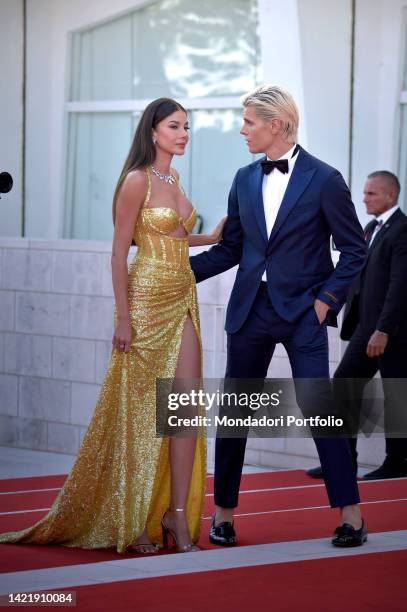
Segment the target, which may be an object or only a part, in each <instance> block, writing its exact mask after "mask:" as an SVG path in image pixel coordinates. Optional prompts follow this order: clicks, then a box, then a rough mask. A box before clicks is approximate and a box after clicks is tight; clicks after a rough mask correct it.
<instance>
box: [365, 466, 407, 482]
mask: <svg viewBox="0 0 407 612" xmlns="http://www.w3.org/2000/svg"><path fill="white" fill-rule="evenodd" d="M404 476H407V471H406V470H405V469H403V467H399V468H396V469H393V468H391V467H388V466H387V465H381V466H380V467H379V468H377V470H373V472H369V473H368V474H365V475H364V476H363V480H385V479H387V478H403V477H404Z"/></svg>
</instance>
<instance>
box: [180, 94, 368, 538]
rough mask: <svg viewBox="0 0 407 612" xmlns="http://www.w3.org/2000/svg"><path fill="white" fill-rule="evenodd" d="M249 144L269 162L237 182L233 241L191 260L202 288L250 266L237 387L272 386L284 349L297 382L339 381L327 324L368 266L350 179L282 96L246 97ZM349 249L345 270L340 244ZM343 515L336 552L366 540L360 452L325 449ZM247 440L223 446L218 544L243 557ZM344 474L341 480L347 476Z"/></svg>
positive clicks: (219, 447)
mask: <svg viewBox="0 0 407 612" xmlns="http://www.w3.org/2000/svg"><path fill="white" fill-rule="evenodd" d="M243 106H244V117H243V127H242V129H241V134H242V135H243V136H244V138H245V139H246V142H247V144H248V147H249V150H250V152H251V153H265V154H266V157H264V158H263V159H262V160H259V161H255V162H254V163H252V164H250V165H249V166H246V167H244V168H240V170H238V172H237V174H236V176H235V179H234V181H233V184H232V187H231V190H230V195H229V203H228V219H227V222H226V224H225V227H224V231H223V239H222V241H221V242H220V243H219V244H218V245H216V246H214V247H213V248H211V249H210V250H209V251H206V252H204V253H201V254H199V255H197V256H194V257H191V266H192V270H193V271H194V273H195V276H196V280H197V282H200V281H203V280H205V279H207V278H210V277H211V276H214V275H216V274H219V273H221V272H224V271H225V270H227V269H229V268H231V267H233V266H235V265H237V264H239V268H238V271H237V275H236V280H235V284H234V287H233V290H232V293H231V297H230V301H229V304H228V309H227V315H226V325H225V329H226V331H227V334H228V348H227V353H228V354H227V367H226V375H225V376H226V378H260V379H262V378H265V376H266V374H267V369H268V366H269V363H270V360H271V358H272V356H273V352H274V349H275V346H276V344H277V343H279V342H281V343H282V344H283V345H284V347H285V349H286V351H287V353H288V357H289V360H290V365H291V369H292V374H293V378H296V379H314V378H328V377H329V367H328V339H327V328H326V325H336V315H337V313H338V312H339V310H340V309H341V307H342V305H343V303H344V302H345V299H346V295H347V292H348V289H349V287H350V285H351V283H352V281H353V279H354V278H355V277H356V276H357V274H358V273H359V271H360V270H361V268H362V266H363V262H364V259H365V254H366V244H365V241H364V238H363V232H362V228H361V227H360V224H359V222H358V220H357V217H356V213H355V209H354V206H353V203H352V201H351V198H350V193H349V190H348V188H347V186H346V184H345V182H344V180H343V178H342V176H341V175H340V173H339V172H338V171H337V170H335V169H334V168H332V167H331V166H328V165H327V164H325V163H324V162H322V161H320V160H318V159H316V158H315V157H313V156H312V155H310V154H309V153H307V152H306V151H305V150H304V149H303V148H302V147H300V146H299V145H298V144H296V140H297V127H298V110H297V107H296V104H295V102H294V100H293V98H292V96H291V95H290V94H289V93H288V92H286V91H285V90H283V89H282V88H280V87H275V86H268V87H260V88H257V89H256V90H254V91H253V92H251V93H250V94H248V95H247V96H245V98H244V100H243ZM331 235H332V236H333V238H334V240H335V243H336V245H337V247H338V248H339V250H340V252H341V253H340V258H339V262H338V264H337V266H336V268H334V266H333V264H332V260H331V255H330V237H331ZM315 443H316V446H317V449H318V453H319V456H320V460H321V463H322V465H323V467H324V476H325V485H326V488H327V493H328V497H329V500H330V503H331V506H332V507H338V508H340V510H341V525H340V526H339V527H338V528H337V529H336V531H335V534H334V537H333V540H332V543H333V544H334V545H336V546H357V545H361V544H362V543H363V542H364V541H365V540H366V533H367V532H366V528H365V526H364V523H363V520H362V518H361V515H360V509H359V505H358V503H359V495H358V488H357V483H356V478H355V474H354V470H353V466H352V459H351V453H350V445H349V442H348V441H347V440H345V439H343V438H342V439H340V438H319V439H315ZM245 446H246V438H238V439H237V438H222V437H219V436H218V437H217V440H216V457H215V505H216V513H215V515H214V517H213V521H212V525H211V530H210V540H211V541H212V542H213V543H215V544H219V545H223V546H233V545H234V544H235V543H236V534H235V531H234V527H233V515H234V509H235V508H236V507H237V505H238V494H239V486H240V478H241V473H242V466H243V460H244V453H245ZM338 465H341V470H340V471H338V469H337V466H338Z"/></svg>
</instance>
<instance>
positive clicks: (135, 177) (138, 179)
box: [123, 168, 147, 189]
mask: <svg viewBox="0 0 407 612" xmlns="http://www.w3.org/2000/svg"><path fill="white" fill-rule="evenodd" d="M146 185H147V172H146V171H145V170H144V169H143V168H137V170H130V172H128V173H127V175H126V178H125V179H124V181H123V188H124V189H139V188H144V187H145V186H146Z"/></svg>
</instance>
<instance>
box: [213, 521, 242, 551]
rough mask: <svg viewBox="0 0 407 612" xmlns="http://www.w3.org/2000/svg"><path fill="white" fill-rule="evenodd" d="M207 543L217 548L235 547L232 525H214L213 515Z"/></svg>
mask: <svg viewBox="0 0 407 612" xmlns="http://www.w3.org/2000/svg"><path fill="white" fill-rule="evenodd" d="M209 541H210V542H212V544H217V545H218V546H236V532H235V530H234V529H233V523H228V522H225V523H219V525H215V515H213V519H212V523H211V528H210V530H209Z"/></svg>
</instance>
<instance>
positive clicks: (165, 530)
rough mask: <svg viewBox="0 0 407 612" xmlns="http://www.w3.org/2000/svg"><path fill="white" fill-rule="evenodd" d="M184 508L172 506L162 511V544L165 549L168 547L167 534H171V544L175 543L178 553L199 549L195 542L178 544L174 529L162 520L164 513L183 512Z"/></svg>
mask: <svg viewBox="0 0 407 612" xmlns="http://www.w3.org/2000/svg"><path fill="white" fill-rule="evenodd" d="M184 510H185V509H184V508H174V509H172V508H168V510H167V511H166V512H164V515H163V517H162V519H161V528H162V532H163V546H164V548H167V549H169V548H170V545H169V537H168V536H171V537H172V539H173V544H174V545H175V548H176V550H177V552H180V553H186V552H198V551H200V550H201V549H200V548H199V546H197V545H196V544H192V543H191V544H185V545H184V546H179V545H178V542H177V536H176V535H175V532H174V530H173V529H171V527H168V525H166V524H165V522H164V519H165V515H166V514H167V512H184Z"/></svg>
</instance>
